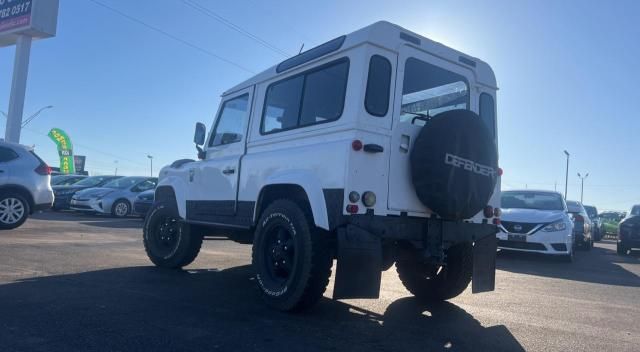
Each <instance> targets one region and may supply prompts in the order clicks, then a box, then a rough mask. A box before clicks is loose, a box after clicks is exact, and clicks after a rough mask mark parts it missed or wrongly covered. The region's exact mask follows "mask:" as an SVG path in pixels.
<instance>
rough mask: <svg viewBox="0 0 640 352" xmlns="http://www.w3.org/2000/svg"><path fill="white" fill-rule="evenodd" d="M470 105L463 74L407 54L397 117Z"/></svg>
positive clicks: (433, 113)
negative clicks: (400, 107)
mask: <svg viewBox="0 0 640 352" xmlns="http://www.w3.org/2000/svg"><path fill="white" fill-rule="evenodd" d="M468 108H469V88H468V84H467V80H466V78H464V76H462V75H459V74H457V73H453V72H451V71H447V70H445V69H443V68H441V67H438V66H435V65H432V64H429V63H426V62H424V61H422V60H418V59H416V58H408V59H407V61H406V63H405V69H404V82H403V85H402V111H401V114H400V121H401V122H407V121H411V120H412V119H413V117H414V116H415V114H425V115H429V116H434V115H436V114H439V113H441V112H444V111H448V110H454V109H468Z"/></svg>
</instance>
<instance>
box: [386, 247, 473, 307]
mask: <svg viewBox="0 0 640 352" xmlns="http://www.w3.org/2000/svg"><path fill="white" fill-rule="evenodd" d="M446 255H447V259H446V261H447V265H446V266H445V267H443V268H442V270H441V271H440V272H439V273H438V274H436V275H435V277H433V278H430V277H429V275H430V273H431V272H432V270H433V267H432V265H430V264H424V263H421V262H417V261H412V260H402V261H397V262H396V270H397V271H398V275H399V276H400V281H402V284H403V285H404V287H405V288H406V289H407V290H409V292H411V293H412V294H413V295H414V296H415V297H416V298H418V299H420V300H423V301H426V302H432V301H443V300H447V299H451V298H453V297H456V296H458V295H459V294H461V293H462V292H463V291H464V290H465V289H466V288H467V286H469V282H471V275H472V273H473V246H472V245H471V243H469V242H465V243H461V244H458V245H455V246H453V247H451V248H449V249H448V250H447V251H446Z"/></svg>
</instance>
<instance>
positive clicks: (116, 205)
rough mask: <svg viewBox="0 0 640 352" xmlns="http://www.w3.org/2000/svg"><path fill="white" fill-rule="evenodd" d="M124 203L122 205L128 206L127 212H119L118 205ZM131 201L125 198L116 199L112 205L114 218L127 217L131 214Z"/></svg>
mask: <svg viewBox="0 0 640 352" xmlns="http://www.w3.org/2000/svg"><path fill="white" fill-rule="evenodd" d="M120 205H122V206H126V212H125V213H119V212H118V209H119V208H118V207H119V206H120ZM131 210H132V209H131V203H129V202H128V201H126V200H124V199H118V200H116V202H115V203H113V205H112V206H111V216H113V217H114V218H126V217H127V216H129V214H131Z"/></svg>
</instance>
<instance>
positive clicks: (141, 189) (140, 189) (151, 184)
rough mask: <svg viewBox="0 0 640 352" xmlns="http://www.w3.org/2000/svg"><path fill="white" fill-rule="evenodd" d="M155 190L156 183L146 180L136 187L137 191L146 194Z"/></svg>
mask: <svg viewBox="0 0 640 352" xmlns="http://www.w3.org/2000/svg"><path fill="white" fill-rule="evenodd" d="M154 188H156V181H152V180H146V181H144V182H142V183H140V184H139V185H137V186H136V190H137V191H138V192H144V191H148V190H150V189H154Z"/></svg>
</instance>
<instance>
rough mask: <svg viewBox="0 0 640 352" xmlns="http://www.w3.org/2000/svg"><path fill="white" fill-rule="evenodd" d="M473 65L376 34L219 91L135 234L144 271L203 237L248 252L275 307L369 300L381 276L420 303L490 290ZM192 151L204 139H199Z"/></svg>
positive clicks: (483, 76) (495, 200) (167, 263)
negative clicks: (393, 277) (213, 110)
mask: <svg viewBox="0 0 640 352" xmlns="http://www.w3.org/2000/svg"><path fill="white" fill-rule="evenodd" d="M496 90H497V88H496V81H495V77H494V74H493V72H492V70H491V68H490V67H489V65H487V64H486V63H484V62H482V61H480V60H478V59H476V58H473V57H470V56H468V55H465V54H463V53H461V52H458V51H456V50H453V49H451V48H448V47H446V46H444V45H442V44H439V43H436V42H434V41H431V40H429V39H427V38H424V37H421V36H420V35H418V34H415V33H412V32H409V31H407V30H405V29H403V28H400V27H398V26H396V25H393V24H390V23H387V22H378V23H375V24H373V25H371V26H368V27H366V28H363V29H361V30H358V31H356V32H354V33H351V34H349V35H344V36H341V37H339V38H336V39H334V40H331V41H329V42H327V43H325V44H322V45H320V46H318V47H315V48H313V49H310V50H309V51H306V52H304V53H301V54H299V55H297V56H294V57H292V58H290V59H287V60H285V61H283V62H281V63H280V64H278V65H276V66H274V67H272V68H270V69H268V70H266V71H265V72H263V73H260V74H258V75H257V76H255V77H253V78H250V79H249V80H247V81H245V82H243V83H241V84H239V85H237V86H235V87H233V88H231V89H229V90H228V91H227V92H225V93H224V94H223V96H222V102H221V104H220V108H219V110H218V114H217V117H216V119H215V121H214V123H213V128H212V129H211V132H210V133H209V134H208V138H206V133H205V127H204V125H203V124H201V123H198V124H197V126H196V133H195V137H194V142H195V143H196V146H197V148H198V150H199V152H198V156H199V159H201V160H200V161H195V162H194V161H189V160H179V161H177V162H175V163H174V164H172V165H171V166H167V167H165V168H163V169H162V170H161V172H160V180H159V185H158V188H157V190H156V194H155V204H154V206H153V208H152V209H151V210H150V212H149V215H148V217H147V221H146V223H145V226H144V245H145V249H146V251H147V254H148V256H149V258H150V259H151V261H152V262H153V263H155V264H156V265H158V266H161V267H171V268H177V267H182V266H185V265H188V264H189V263H191V262H192V261H193V260H194V258H195V257H196V255H197V254H198V251H199V249H200V246H201V244H202V239H203V236H210V235H224V236H228V237H229V238H231V239H232V240H235V241H238V242H242V243H248V244H251V243H252V244H253V267H254V270H255V273H256V282H257V284H258V286H259V288H260V290H261V292H262V293H263V297H264V298H265V300H266V301H267V303H268V304H270V305H272V306H274V307H276V308H278V309H281V310H292V309H298V308H304V307H307V306H310V305H311V304H313V303H315V302H316V301H317V300H318V299H319V298H320V297H322V294H323V292H324V291H325V288H326V286H327V283H328V280H329V276H330V274H331V267H332V263H333V259H337V268H336V279H335V285H334V292H333V297H334V298H356V297H359V298H366V297H369V298H376V297H378V294H379V289H380V278H381V271H383V270H387V269H388V268H390V267H391V266H392V265H393V264H394V263H395V264H396V268H397V271H398V273H399V275H400V278H401V280H402V282H403V283H404V285H405V286H406V287H407V288H408V289H409V291H411V292H412V293H413V294H414V295H416V296H418V297H420V298H422V299H435V300H442V299H449V298H452V297H455V296H457V295H458V294H460V293H461V292H462V291H464V290H465V288H466V287H467V285H468V284H469V282H470V281H471V280H472V278H473V291H474V292H482V291H490V290H493V287H494V281H495V253H496V239H495V233H496V232H497V231H498V230H497V226H496V224H497V223H498V222H499V219H498V218H497V217H496V216H495V215H497V214H499V210H498V209H497V208H498V206H499V199H500V198H499V197H500V187H499V182H498V181H499V175H500V173H501V170H500V169H499V168H498V160H497V159H498V155H497V150H496V149H497V147H496V108H495V97H496ZM205 138H206V141H205Z"/></svg>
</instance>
